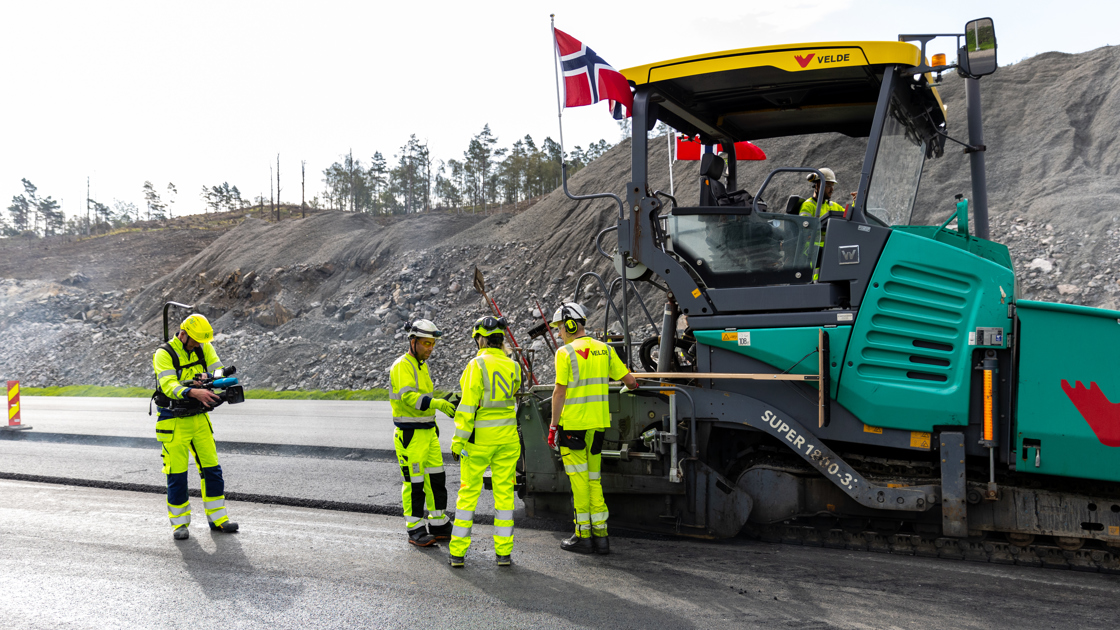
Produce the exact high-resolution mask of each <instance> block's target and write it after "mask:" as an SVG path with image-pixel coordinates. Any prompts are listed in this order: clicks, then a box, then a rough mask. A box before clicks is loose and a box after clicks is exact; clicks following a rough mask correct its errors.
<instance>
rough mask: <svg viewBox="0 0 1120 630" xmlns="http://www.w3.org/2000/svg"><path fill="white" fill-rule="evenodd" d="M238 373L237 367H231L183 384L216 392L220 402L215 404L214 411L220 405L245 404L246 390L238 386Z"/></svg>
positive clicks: (196, 377)
mask: <svg viewBox="0 0 1120 630" xmlns="http://www.w3.org/2000/svg"><path fill="white" fill-rule="evenodd" d="M235 372H237V367H236V366H233V365H231V366H229V367H228V368H219V369H218V370H217V371H216V372H215V373H214V374H210V373H203V374H199V375H198V376H195V377H194V380H192V381H187V382H185V383H183V384H184V385H186V386H188V387H198V388H200V389H206V390H210V391H212V392H214V393H215V394H217V395H218V398H220V399H221V400H219V401H218V402H216V403H214V406H213V407H209V409H213V408H214V407H217V406H218V405H220V404H222V403H224V402H228V403H229V404H231V405H236V404H237V403H243V402H245V388H243V387H242V386H241V385H239V384H238V381H237V379H236V378H234V377H233V374H234V373H235Z"/></svg>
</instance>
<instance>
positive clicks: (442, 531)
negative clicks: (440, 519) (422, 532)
mask: <svg viewBox="0 0 1120 630" xmlns="http://www.w3.org/2000/svg"><path fill="white" fill-rule="evenodd" d="M451 527H452V525H451V521H447V522H446V523H444V524H443V525H432V524H431V523H429V524H428V533H429V534H430V535H431V536H432V538H433V539H434V540H451Z"/></svg>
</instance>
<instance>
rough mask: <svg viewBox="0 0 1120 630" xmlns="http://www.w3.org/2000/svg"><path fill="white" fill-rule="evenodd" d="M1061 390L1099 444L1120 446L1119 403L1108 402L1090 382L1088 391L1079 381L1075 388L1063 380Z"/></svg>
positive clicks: (1098, 388)
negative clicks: (1086, 423) (1083, 419)
mask: <svg viewBox="0 0 1120 630" xmlns="http://www.w3.org/2000/svg"><path fill="white" fill-rule="evenodd" d="M1062 390H1063V391H1065V393H1066V396H1069V399H1070V401H1071V402H1072V403H1073V406H1075V407H1077V410H1078V411H1080V412H1081V417H1082V418H1085V421H1086V422H1088V423H1089V428H1090V429H1092V430H1093V433H1094V434H1096V436H1097V439H1098V440H1100V441H1101V444H1104V445H1105V446H1120V403H1114V402H1111V401H1109V400H1108V398H1107V397H1106V396H1105V395H1104V392H1102V391H1101V388H1100V387H1097V384H1096V383H1092V382H1090V383H1089V388H1088V389H1086V387H1085V386H1084V385H1082V384H1081V381H1077V386H1076V387H1070V385H1069V381H1067V380H1065V379H1064V378H1063V379H1062Z"/></svg>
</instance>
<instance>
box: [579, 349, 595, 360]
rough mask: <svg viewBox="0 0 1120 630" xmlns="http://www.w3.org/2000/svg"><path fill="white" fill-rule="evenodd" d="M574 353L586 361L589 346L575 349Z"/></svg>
mask: <svg viewBox="0 0 1120 630" xmlns="http://www.w3.org/2000/svg"><path fill="white" fill-rule="evenodd" d="M576 354H578V355H579V356H581V357H583V359H584V360H585V361H586V360H587V357H589V356H591V348H584V349H583V350H576Z"/></svg>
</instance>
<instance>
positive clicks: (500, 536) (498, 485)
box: [450, 442, 521, 556]
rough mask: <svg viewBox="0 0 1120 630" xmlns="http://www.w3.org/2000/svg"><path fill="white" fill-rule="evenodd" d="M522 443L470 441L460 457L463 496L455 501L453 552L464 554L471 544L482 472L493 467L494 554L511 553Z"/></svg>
mask: <svg viewBox="0 0 1120 630" xmlns="http://www.w3.org/2000/svg"><path fill="white" fill-rule="evenodd" d="M520 458H521V444H520V443H519V442H512V443H509V444H496V445H492V446H479V445H477V444H467V445H466V446H464V447H463V452H462V454H461V455H460V460H459V498H458V499H457V500H456V501H455V526H454V527H453V528H452V530H451V550H450V553H451V555H453V556H464V555H466V553H467V549H469V548H470V546H471V527H472V526H473V525H474V508H475V507H476V506H477V505H478V496H479V495H480V494H482V475H483V473H485V472H486V467H487V466H489V467H490V487H491V488H492V489H493V492H494V554H495V555H498V556H508V555H509V554H510V552H511V551H513V485H514V482H515V478H516V476H517V460H518V459H520Z"/></svg>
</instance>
